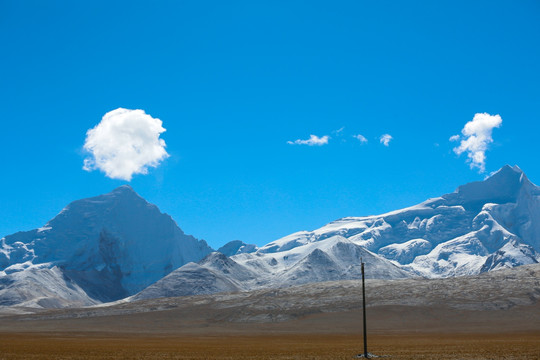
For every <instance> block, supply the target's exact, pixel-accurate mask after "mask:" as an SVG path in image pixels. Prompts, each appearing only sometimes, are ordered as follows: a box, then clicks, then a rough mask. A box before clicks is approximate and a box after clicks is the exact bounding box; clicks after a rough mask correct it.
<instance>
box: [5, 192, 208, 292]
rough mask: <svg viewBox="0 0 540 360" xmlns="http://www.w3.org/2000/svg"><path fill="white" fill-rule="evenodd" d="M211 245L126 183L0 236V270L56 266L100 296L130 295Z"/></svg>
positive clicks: (203, 254)
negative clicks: (42, 221)
mask: <svg viewBox="0 0 540 360" xmlns="http://www.w3.org/2000/svg"><path fill="white" fill-rule="evenodd" d="M211 251H212V249H211V248H210V247H209V246H208V245H207V244H206V242H205V241H204V240H197V239H195V238H194V237H192V236H190V235H186V234H184V232H183V231H182V230H181V229H180V228H179V227H178V226H177V224H176V223H175V222H174V220H173V219H172V218H171V217H170V216H169V215H166V214H163V213H161V212H160V210H159V209H158V207H157V206H155V205H152V204H150V203H148V202H147V201H146V200H144V199H143V198H142V197H140V196H139V195H138V194H137V193H136V192H135V191H134V190H133V189H132V188H131V187H130V186H128V185H124V186H121V187H119V188H116V189H114V190H113V191H112V192H110V193H108V194H104V195H99V196H96V197H92V198H87V199H82V200H77V201H74V202H72V203H70V204H69V205H68V206H66V207H65V208H64V209H63V210H62V211H61V212H60V213H59V214H58V215H57V216H56V217H54V218H53V219H52V220H50V221H49V222H48V223H47V224H46V225H45V226H44V227H42V228H40V229H36V230H32V231H27V232H19V233H16V234H13V235H10V236H6V237H5V238H4V239H2V240H1V241H0V271H3V272H4V273H5V274H10V273H13V272H18V271H23V270H25V269H27V268H34V267H37V266H43V264H48V265H47V266H49V267H51V266H57V267H58V268H59V269H61V270H62V271H63V274H64V275H65V276H67V277H69V278H70V279H72V280H73V281H74V282H75V283H77V284H79V286H80V287H81V288H82V289H84V291H86V293H87V294H88V295H89V296H90V297H92V298H93V299H96V300H99V301H110V300H118V299H120V298H123V297H126V296H128V295H133V294H135V293H137V292H139V291H140V290H142V289H144V288H145V287H147V286H148V285H150V284H151V283H153V282H155V281H157V280H159V279H161V278H162V277H163V276H165V275H167V274H168V273H170V272H171V271H173V270H174V269H176V268H178V267H180V266H182V265H183V264H186V263H187V262H190V261H198V260H200V259H201V258H203V257H204V256H206V255H207V254H209V253H210V252H211Z"/></svg>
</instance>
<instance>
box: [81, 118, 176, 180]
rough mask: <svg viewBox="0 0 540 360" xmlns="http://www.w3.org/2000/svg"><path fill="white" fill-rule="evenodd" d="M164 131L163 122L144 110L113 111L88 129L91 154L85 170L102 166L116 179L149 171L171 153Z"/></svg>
mask: <svg viewBox="0 0 540 360" xmlns="http://www.w3.org/2000/svg"><path fill="white" fill-rule="evenodd" d="M164 131H165V129H164V128H163V126H162V121H161V120H159V119H156V118H153V117H152V116H150V115H148V114H146V113H145V112H144V111H143V110H129V109H122V108H118V109H116V110H113V111H110V112H108V113H106V114H105V115H104V116H103V118H102V119H101V122H100V123H99V124H97V125H96V126H95V127H94V128H92V129H90V130H88V131H87V132H86V141H85V143H84V149H85V150H86V151H88V153H89V154H90V155H89V157H87V158H86V159H84V167H83V169H84V170H86V171H92V170H95V169H99V170H101V171H103V172H104V173H105V175H106V176H108V177H110V178H112V179H123V180H127V181H130V180H131V177H132V176H133V174H146V173H147V172H148V168H149V167H156V166H158V165H159V163H160V162H161V161H162V160H163V159H165V158H167V157H168V156H169V154H167V151H165V141H164V140H163V139H160V138H159V136H160V134H161V133H163V132H164Z"/></svg>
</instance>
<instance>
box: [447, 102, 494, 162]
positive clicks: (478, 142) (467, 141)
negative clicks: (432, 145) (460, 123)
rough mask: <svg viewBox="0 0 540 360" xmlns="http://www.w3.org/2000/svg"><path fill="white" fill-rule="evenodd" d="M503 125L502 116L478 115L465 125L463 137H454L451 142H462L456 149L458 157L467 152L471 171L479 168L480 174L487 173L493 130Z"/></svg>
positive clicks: (462, 131)
mask: <svg viewBox="0 0 540 360" xmlns="http://www.w3.org/2000/svg"><path fill="white" fill-rule="evenodd" d="M501 125H502V118H501V116H500V115H489V114H488V113H478V114H475V115H474V118H473V119H472V120H471V121H469V122H468V123H466V124H465V127H464V128H463V130H461V133H462V134H463V136H462V137H461V136H459V135H454V136H452V137H451V138H450V141H457V140H461V142H460V144H459V146H458V147H456V148H454V152H455V153H456V154H457V155H461V154H463V153H464V152H467V157H468V160H467V161H468V162H469V163H470V167H471V169H473V168H475V167H476V168H478V169H479V171H480V172H485V171H486V150H487V149H488V145H489V144H490V143H492V142H493V138H492V136H491V134H492V132H493V129H494V128H498V127H500V126H501Z"/></svg>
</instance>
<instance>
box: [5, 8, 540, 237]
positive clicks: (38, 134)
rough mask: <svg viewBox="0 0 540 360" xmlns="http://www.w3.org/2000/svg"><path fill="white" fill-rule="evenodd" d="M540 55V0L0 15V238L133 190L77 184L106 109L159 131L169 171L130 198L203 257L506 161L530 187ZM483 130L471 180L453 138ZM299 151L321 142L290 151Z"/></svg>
mask: <svg viewBox="0 0 540 360" xmlns="http://www.w3.org/2000/svg"><path fill="white" fill-rule="evenodd" d="M538 39H540V3H539V2H538V1H474V2H470V1H436V2H435V1H421V2H402V1H369V2H367V1H337V2H327V1H325V2H317V1H286V2H280V1H245V2H239V1H232V2H223V1H152V2H149V1H146V2H143V1H129V2H128V1H107V2H105V1H91V2H90V1H88V2H83V1H79V2H68V1H62V2H60V1H47V2H43V1H2V2H0V40H1V44H2V50H1V52H2V56H0V72H1V73H0V78H1V82H0V84H1V87H0V95H1V96H0V105H1V109H2V131H0V156H1V164H2V167H1V173H0V199H1V202H0V219H1V220H0V236H4V235H8V234H10V233H13V232H16V231H19V230H29V229H32V228H36V227H39V226H41V225H43V224H44V223H45V222H47V221H48V220H49V219H51V218H52V217H53V216H55V215H56V214H57V213H58V212H59V211H60V210H61V209H62V208H63V207H64V206H65V205H66V204H68V203H69V202H70V201H73V200H75V199H80V198H84V197H89V196H94V195H98V194H101V193H105V192H109V191H110V190H112V189H113V188H115V187H117V186H119V185H122V184H125V183H127V181H125V180H118V179H110V178H108V177H106V176H105V175H104V173H103V172H101V171H98V170H96V171H92V172H88V171H84V170H83V169H82V168H83V161H84V159H85V157H86V156H87V154H86V153H85V151H84V149H83V145H84V143H85V136H86V131H87V130H88V129H91V128H93V127H94V126H96V125H97V124H98V123H99V122H100V121H101V119H102V117H103V116H104V115H105V114H106V113H108V112H110V111H112V110H114V109H117V108H127V109H142V110H144V111H145V112H146V113H147V114H149V115H151V116H152V117H154V118H159V119H161V120H162V121H163V127H164V128H165V129H166V131H165V132H164V133H162V134H161V138H162V139H164V140H165V142H166V144H167V147H166V151H167V153H168V154H169V157H168V158H166V159H164V160H163V161H162V162H161V164H160V165H159V166H157V167H155V168H150V170H149V172H148V174H147V175H134V176H133V178H132V180H131V182H129V183H130V185H131V186H132V187H133V188H134V189H135V190H136V191H137V192H138V193H139V194H140V195H141V196H143V197H145V198H146V199H147V200H148V201H150V202H152V203H155V204H156V205H158V206H159V207H160V209H161V210H162V211H164V212H167V213H168V214H170V215H171V216H172V217H173V218H174V219H175V220H176V221H177V222H178V224H179V226H180V227H181V228H182V229H183V230H184V231H185V232H187V233H190V234H193V235H194V236H196V237H198V238H204V239H206V240H207V241H208V242H209V244H210V245H211V246H213V247H215V248H217V247H219V246H220V245H222V244H224V243H225V242H227V241H229V240H233V239H241V240H243V241H246V242H251V243H256V244H259V245H262V244H265V243H267V242H269V241H272V240H275V239H277V238H279V237H281V236H284V235H287V234H289V233H292V232H295V231H299V230H310V229H314V228H317V227H320V226H322V225H324V224H326V223H328V222H330V221H332V220H335V219H338V218H340V217H344V216H361V215H368V214H376V213H382V212H385V211H389V210H394V209H397V208H401V207H405V206H409V205H414V204H416V203H419V202H421V201H423V200H425V199H427V198H429V197H435V196H439V195H442V194H444V193H448V192H452V191H453V190H454V189H455V188H456V187H457V186H458V185H460V184H463V183H466V182H470V181H477V180H482V179H483V178H484V177H485V176H486V175H487V174H489V173H490V172H492V171H495V170H497V169H498V168H500V167H501V166H503V165H505V164H511V165H514V164H517V165H518V166H520V167H521V168H522V169H523V170H524V171H525V173H526V174H527V175H528V176H529V178H530V179H531V180H532V181H533V182H535V183H539V182H540V167H539V166H538V164H539V161H538V154H539V153H540V152H539V146H538V140H537V138H538V136H539V135H538V134H539V133H540V125H539V120H540V118H539V105H540V86H539V84H540V43H539V40H538ZM477 113H489V114H491V115H496V114H499V115H500V116H501V118H502V125H501V126H500V127H499V128H494V129H493V132H492V134H493V136H492V139H493V142H492V143H490V144H489V148H488V150H487V151H486V152H485V156H486V160H485V172H484V173H480V172H479V170H478V169H477V168H474V169H471V168H470V166H469V164H468V163H467V162H466V159H467V156H466V153H464V154H462V155H460V156H458V155H457V154H456V153H454V151H453V148H455V147H456V146H457V145H458V143H456V142H450V141H449V138H450V137H451V136H453V135H456V134H460V133H461V130H462V129H463V127H464V126H465V124H466V123H467V122H469V121H471V120H472V119H473V117H474V115H475V114H477ZM340 129H342V130H341V131H339V130H340ZM311 134H313V135H316V136H318V137H322V136H325V135H326V136H329V139H328V143H327V144H324V145H321V146H309V145H291V144H288V143H287V142H288V141H295V140H298V139H301V140H305V139H308V138H309V137H310V135H311ZM358 134H361V135H363V136H364V137H365V138H366V139H367V140H368V141H367V143H362V142H360V141H359V140H358V139H355V138H353V135H358ZM383 134H390V135H391V136H392V140H391V141H390V142H389V144H388V146H384V145H383V144H381V143H380V141H379V138H380V137H381V136H382V135H383Z"/></svg>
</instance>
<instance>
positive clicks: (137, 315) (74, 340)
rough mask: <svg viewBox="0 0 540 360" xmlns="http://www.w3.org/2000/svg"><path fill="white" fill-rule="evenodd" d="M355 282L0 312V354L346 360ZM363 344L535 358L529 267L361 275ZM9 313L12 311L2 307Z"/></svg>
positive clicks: (539, 314)
mask: <svg viewBox="0 0 540 360" xmlns="http://www.w3.org/2000/svg"><path fill="white" fill-rule="evenodd" d="M360 294H361V292H360V287H359V282H357V281H343V282H328V283H317V284H311V285H304V286H299V287H294V288H287V289H273V290H272V289H269V290H261V291H253V292H246V293H233V294H215V295H205V296H190V297H178V298H164V299H153V300H145V301H139V302H120V303H117V304H110V305H107V306H98V307H91V308H82V309H58V310H39V309H12V308H9V309H5V310H6V311H4V313H3V315H2V317H0V360H2V359H352V358H354V357H355V355H356V354H358V353H360V352H362V336H361V323H362V315H361V307H360ZM367 294H368V304H369V305H370V306H369V307H368V309H367V319H368V334H369V350H370V351H371V352H373V353H374V354H379V355H389V356H391V359H478V360H483V359H486V360H487V359H491V360H493V359H537V360H538V359H540V301H538V300H539V297H540V265H538V264H537V265H533V266H524V267H520V268H517V269H514V270H508V271H506V270H505V271H500V272H493V273H488V274H483V275H479V276H475V277H464V278H456V279H439V280H420V279H416V280H396V281H369V282H368V283H367ZM14 313H15V314H14Z"/></svg>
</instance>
